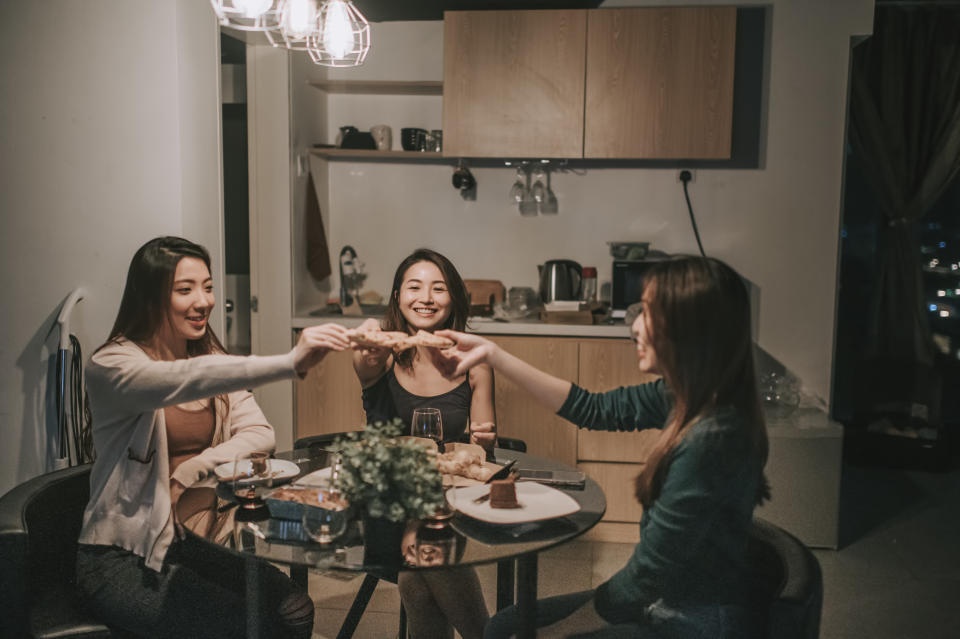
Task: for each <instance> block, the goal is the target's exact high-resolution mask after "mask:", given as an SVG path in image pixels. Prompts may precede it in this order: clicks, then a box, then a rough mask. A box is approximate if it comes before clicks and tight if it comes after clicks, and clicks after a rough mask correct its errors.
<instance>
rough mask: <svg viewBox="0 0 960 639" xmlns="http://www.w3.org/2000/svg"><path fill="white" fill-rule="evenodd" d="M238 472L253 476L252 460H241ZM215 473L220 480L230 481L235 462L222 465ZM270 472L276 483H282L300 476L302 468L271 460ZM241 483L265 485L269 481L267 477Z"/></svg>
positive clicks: (286, 462)
mask: <svg viewBox="0 0 960 639" xmlns="http://www.w3.org/2000/svg"><path fill="white" fill-rule="evenodd" d="M237 470H238V471H239V473H240V474H244V475H252V473H253V468H252V467H251V465H250V460H249V459H243V460H240V464H239V468H238V469H237ZM213 472H214V473H216V475H217V479H218V480H220V481H228V480H229V479H230V478H231V477H233V462H232V461H231V462H225V463H223V464H220V465H219V466H217V467H216V468H214V469H213ZM270 472H271V473H272V475H273V476H272V479H273V481H274V482H282V481H287V480H288V479H292V478H294V477H296V476H297V475H299V474H300V467H299V466H297V465H296V464H294V463H293V462H292V461H287V460H286V459H271V460H270ZM240 482H241V483H244V484H265V483H266V482H267V480H266V478H265V477H246V478H244V479H241V480H240Z"/></svg>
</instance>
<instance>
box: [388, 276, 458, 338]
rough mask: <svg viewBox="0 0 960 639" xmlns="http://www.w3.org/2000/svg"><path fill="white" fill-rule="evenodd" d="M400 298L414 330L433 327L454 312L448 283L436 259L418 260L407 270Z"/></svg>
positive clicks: (408, 321) (404, 316)
mask: <svg viewBox="0 0 960 639" xmlns="http://www.w3.org/2000/svg"><path fill="white" fill-rule="evenodd" d="M397 301H398V303H399V307H400V313H401V314H402V315H403V318H404V319H405V320H406V321H407V324H409V325H410V327H411V328H413V329H414V330H419V329H423V330H427V331H429V330H433V329H434V328H436V327H438V326H440V325H441V324H442V323H443V322H444V321H445V320H446V319H447V317H448V316H449V315H450V292H449V291H448V290H447V282H446V280H444V278H443V273H441V272H440V268H439V267H437V265H436V264H434V263H433V262H427V261H422V262H416V263H415V264H413V265H412V266H410V268H408V269H407V271H406V272H405V273H404V274H403V282H402V284H401V285H400V290H399V292H398V293H397Z"/></svg>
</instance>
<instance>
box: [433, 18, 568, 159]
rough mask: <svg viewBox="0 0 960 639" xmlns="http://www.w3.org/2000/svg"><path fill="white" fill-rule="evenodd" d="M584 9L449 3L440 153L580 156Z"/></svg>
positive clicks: (456, 155)
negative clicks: (469, 7)
mask: <svg viewBox="0 0 960 639" xmlns="http://www.w3.org/2000/svg"><path fill="white" fill-rule="evenodd" d="M586 27H587V14H586V11H583V10H569V11H567V10H561V11H449V12H447V13H446V14H445V15H444V24H443V42H444V45H443V48H444V50H443V154H444V155H447V156H454V157H538V158H569V157H579V156H580V155H581V153H582V149H583V138H582V131H583V91H584V85H583V72H584V63H585V56H584V48H585V45H586Z"/></svg>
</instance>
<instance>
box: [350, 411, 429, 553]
mask: <svg viewBox="0 0 960 639" xmlns="http://www.w3.org/2000/svg"><path fill="white" fill-rule="evenodd" d="M402 433H403V422H401V421H400V420H399V419H395V420H393V421H392V422H387V423H383V422H376V423H374V424H368V425H366V426H364V429H363V430H362V431H359V432H356V433H350V434H348V435H346V436H345V437H341V438H338V439H337V441H336V443H335V447H336V448H337V449H338V450H339V452H340V464H341V466H340V470H339V473H338V474H337V476H336V479H335V480H334V488H335V489H336V490H338V491H339V492H340V494H341V495H343V496H344V497H346V499H347V500H348V501H349V502H350V504H351V505H352V506H353V507H354V508H355V509H356V510H357V512H358V513H360V514H361V516H362V517H363V528H364V540H365V557H364V563H366V564H368V565H375V564H396V563H399V561H400V541H401V538H402V536H403V530H404V527H405V525H406V523H407V522H408V521H410V520H414V519H423V518H425V517H429V516H430V515H433V514H434V513H435V512H437V510H439V509H440V508H442V507H443V506H444V505H445V503H446V502H445V499H444V494H443V482H442V478H441V476H440V472H439V471H438V470H437V464H436V460H435V458H434V453H433V451H431V450H429V449H428V448H425V447H424V446H423V445H422V444H420V443H418V442H417V441H416V440H414V439H406V438H401V437H400V435H401V434H402Z"/></svg>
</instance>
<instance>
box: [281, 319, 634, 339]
mask: <svg viewBox="0 0 960 639" xmlns="http://www.w3.org/2000/svg"><path fill="white" fill-rule="evenodd" d="M365 319H368V318H367V317H362V316H360V317H358V316H349V315H348V316H344V315H320V316H306V317H304V316H300V317H294V318H293V328H306V327H307V326H316V325H318V324H326V323H327V322H336V323H337V324H342V325H343V326H346V327H347V328H354V327H357V326H359V325H360V324H361V323H362V322H363V321H364V320H365ZM467 327H468V330H469V332H471V333H477V334H479V335H530V336H537V337H607V338H621V339H624V338H629V337H630V327H629V326H627V325H625V324H623V323H620V324H550V323H547V322H541V321H540V320H536V319H528V320H515V321H510V322H501V321H498V320H493V319H491V318H489V317H471V318H470V319H469V320H468V321H467Z"/></svg>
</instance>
